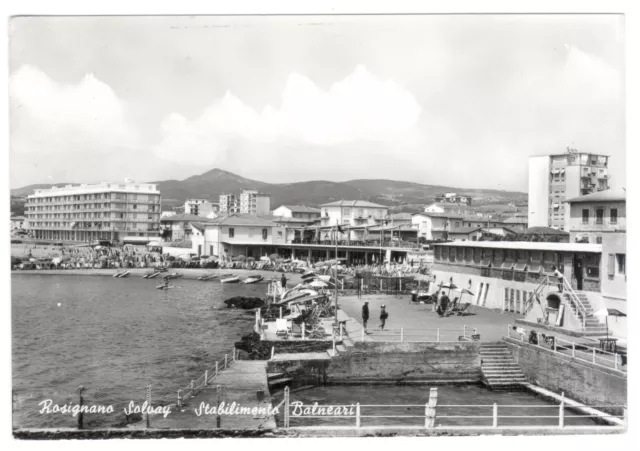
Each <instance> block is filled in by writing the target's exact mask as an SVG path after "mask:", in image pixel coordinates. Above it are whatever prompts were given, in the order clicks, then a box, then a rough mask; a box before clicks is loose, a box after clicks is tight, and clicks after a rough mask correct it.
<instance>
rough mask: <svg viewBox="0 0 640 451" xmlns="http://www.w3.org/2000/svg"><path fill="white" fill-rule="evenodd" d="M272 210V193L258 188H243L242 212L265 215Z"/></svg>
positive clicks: (241, 195)
mask: <svg viewBox="0 0 640 451" xmlns="http://www.w3.org/2000/svg"><path fill="white" fill-rule="evenodd" d="M270 210H271V194H267V193H261V192H260V191H256V190H248V189H245V190H242V193H241V194H240V213H242V214H247V215H254V216H265V215H268V214H269V211H270Z"/></svg>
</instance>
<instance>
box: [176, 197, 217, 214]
mask: <svg viewBox="0 0 640 451" xmlns="http://www.w3.org/2000/svg"><path fill="white" fill-rule="evenodd" d="M217 212H218V204H215V203H213V202H211V201H208V200H206V199H187V200H186V201H185V203H184V213H185V214H187V215H194V216H202V217H212V216H211V215H215V214H216V213H217Z"/></svg>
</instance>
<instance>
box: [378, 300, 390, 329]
mask: <svg viewBox="0 0 640 451" xmlns="http://www.w3.org/2000/svg"><path fill="white" fill-rule="evenodd" d="M381 309H382V310H380V330H384V325H385V323H386V322H387V318H389V314H388V313H387V311H386V310H385V307H384V304H382V306H381Z"/></svg>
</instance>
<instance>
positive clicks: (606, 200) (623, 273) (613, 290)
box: [565, 190, 627, 312]
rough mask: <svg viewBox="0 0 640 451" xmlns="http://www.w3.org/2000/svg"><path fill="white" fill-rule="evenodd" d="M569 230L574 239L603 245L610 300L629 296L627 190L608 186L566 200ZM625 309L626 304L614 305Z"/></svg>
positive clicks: (604, 279)
mask: <svg viewBox="0 0 640 451" xmlns="http://www.w3.org/2000/svg"><path fill="white" fill-rule="evenodd" d="M566 209H567V211H568V215H567V220H566V221H567V222H566V227H565V229H566V231H567V232H569V234H570V239H571V242H576V243H595V244H600V245H602V254H603V277H602V294H603V295H604V296H605V297H606V298H608V299H611V300H617V301H623V300H625V299H626V298H627V292H626V289H627V203H626V192H624V191H622V190H620V191H618V190H607V191H600V192H595V193H592V194H587V195H584V196H578V197H574V198H572V199H569V200H568V201H567V207H566ZM612 308H617V309H618V310H620V311H623V312H626V305H624V304H619V305H616V306H615V307H612Z"/></svg>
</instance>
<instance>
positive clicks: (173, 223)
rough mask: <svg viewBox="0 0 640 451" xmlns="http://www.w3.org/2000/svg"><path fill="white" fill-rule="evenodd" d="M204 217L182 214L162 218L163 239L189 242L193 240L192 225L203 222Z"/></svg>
mask: <svg viewBox="0 0 640 451" xmlns="http://www.w3.org/2000/svg"><path fill="white" fill-rule="evenodd" d="M203 220H205V218H203V217H202V216H196V215H190V214H185V213H181V214H178V215H173V216H166V217H164V218H160V228H161V230H162V238H163V239H164V240H165V241H188V240H190V239H191V230H192V229H191V225H190V224H191V223H192V222H196V221H203Z"/></svg>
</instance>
